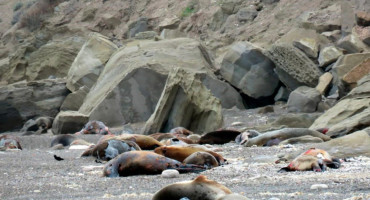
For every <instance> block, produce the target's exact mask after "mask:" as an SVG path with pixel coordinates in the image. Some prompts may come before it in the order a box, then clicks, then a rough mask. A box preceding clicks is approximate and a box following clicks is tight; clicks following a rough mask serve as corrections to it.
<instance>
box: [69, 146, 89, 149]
mask: <svg viewBox="0 0 370 200" xmlns="http://www.w3.org/2000/svg"><path fill="white" fill-rule="evenodd" d="M88 148H89V146H87V145H72V146H70V147H69V148H68V149H71V150H75V149H77V150H81V149H82V150H85V149H88Z"/></svg>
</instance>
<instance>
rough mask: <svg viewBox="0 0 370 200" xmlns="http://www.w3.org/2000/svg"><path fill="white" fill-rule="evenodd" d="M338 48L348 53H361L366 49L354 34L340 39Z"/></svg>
mask: <svg viewBox="0 0 370 200" xmlns="http://www.w3.org/2000/svg"><path fill="white" fill-rule="evenodd" d="M337 46H338V47H340V48H342V49H344V50H346V51H347V52H348V53H360V52H362V51H364V49H365V46H364V43H362V42H361V40H360V39H359V38H358V37H356V36H355V35H354V34H349V35H347V36H346V37H344V38H342V39H340V40H339V41H338V42H337Z"/></svg>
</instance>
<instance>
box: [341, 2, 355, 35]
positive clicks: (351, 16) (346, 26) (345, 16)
mask: <svg viewBox="0 0 370 200" xmlns="http://www.w3.org/2000/svg"><path fill="white" fill-rule="evenodd" d="M340 8H341V18H340V19H341V31H342V37H343V36H346V35H349V34H351V32H352V28H353V27H354V26H355V24H356V19H355V13H354V11H353V8H352V5H351V4H350V3H349V2H346V1H342V2H341V4H340Z"/></svg>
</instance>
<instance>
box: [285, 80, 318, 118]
mask: <svg viewBox="0 0 370 200" xmlns="http://www.w3.org/2000/svg"><path fill="white" fill-rule="evenodd" d="M320 101H321V94H320V92H319V91H317V90H316V89H315V88H310V87H307V86H301V87H299V88H297V89H295V90H294V91H293V92H291V93H290V95H289V99H288V104H287V105H288V110H289V111H290V112H315V111H316V109H317V105H318V103H319V102H320Z"/></svg>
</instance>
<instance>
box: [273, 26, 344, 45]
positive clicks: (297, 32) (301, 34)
mask: <svg viewBox="0 0 370 200" xmlns="http://www.w3.org/2000/svg"><path fill="white" fill-rule="evenodd" d="M337 31H339V30H337ZM339 32H340V31H339ZM305 38H311V39H314V40H315V41H316V42H317V43H318V46H327V45H328V44H330V43H331V42H330V40H329V39H328V38H327V37H325V36H323V35H322V34H319V33H317V32H316V31H315V30H311V29H304V28H292V29H291V30H290V31H289V32H288V33H286V34H285V35H284V36H282V37H281V38H280V39H279V40H277V41H276V42H275V44H282V45H293V43H294V41H299V40H303V39H305Z"/></svg>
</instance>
